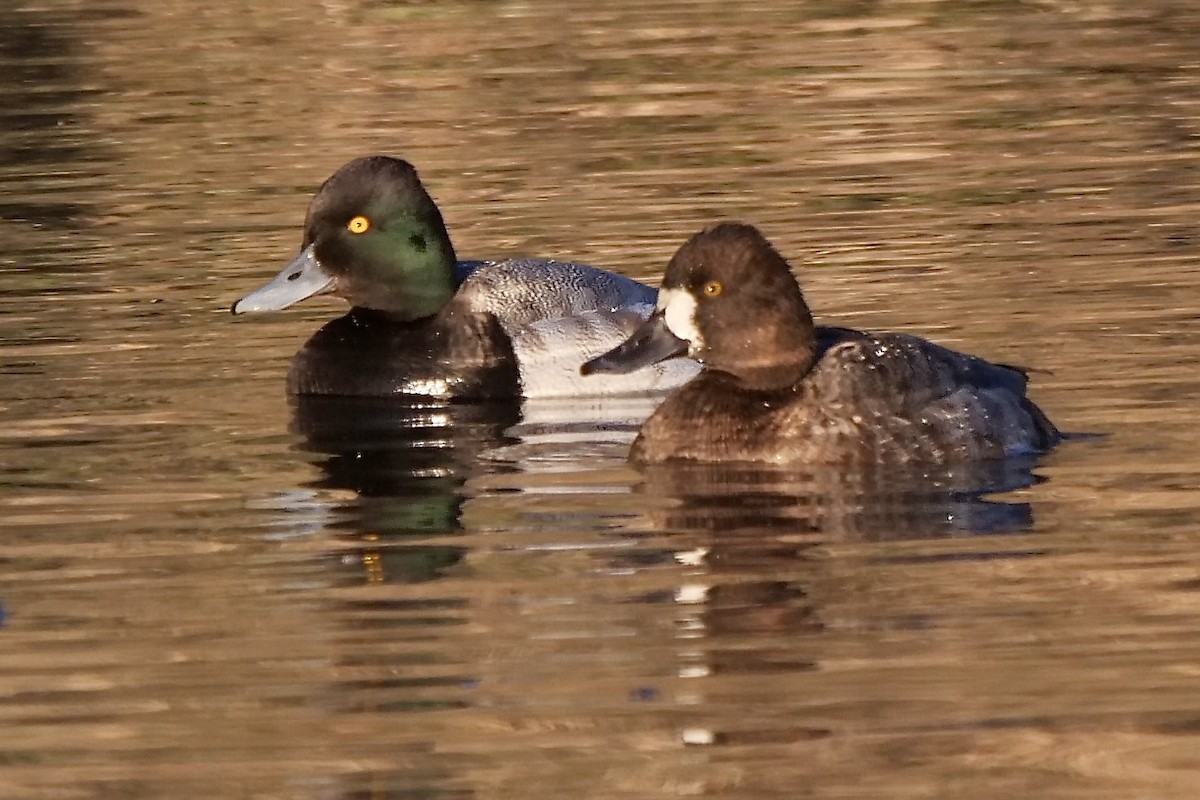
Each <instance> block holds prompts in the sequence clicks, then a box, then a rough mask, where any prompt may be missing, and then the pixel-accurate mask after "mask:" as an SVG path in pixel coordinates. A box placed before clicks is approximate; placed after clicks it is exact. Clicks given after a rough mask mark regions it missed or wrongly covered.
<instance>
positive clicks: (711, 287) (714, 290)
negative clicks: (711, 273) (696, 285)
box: [704, 281, 725, 297]
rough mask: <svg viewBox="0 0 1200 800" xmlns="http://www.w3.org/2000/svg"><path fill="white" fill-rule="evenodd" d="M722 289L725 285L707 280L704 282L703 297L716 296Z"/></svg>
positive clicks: (723, 289)
mask: <svg viewBox="0 0 1200 800" xmlns="http://www.w3.org/2000/svg"><path fill="white" fill-rule="evenodd" d="M723 291H725V287H724V286H722V285H721V282H720V281H709V282H708V283H706V284H704V296H705V297H716V296H717V295H719V294H720V293H721V292H723Z"/></svg>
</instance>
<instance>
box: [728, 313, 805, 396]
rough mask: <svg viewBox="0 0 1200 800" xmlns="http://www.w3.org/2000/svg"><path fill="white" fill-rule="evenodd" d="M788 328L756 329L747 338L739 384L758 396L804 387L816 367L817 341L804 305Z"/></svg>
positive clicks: (735, 374)
mask: <svg viewBox="0 0 1200 800" xmlns="http://www.w3.org/2000/svg"><path fill="white" fill-rule="evenodd" d="M789 317H790V318H789V319H788V322H789V323H791V324H786V325H761V326H754V327H752V328H750V330H749V331H748V332H747V334H746V339H745V341H744V342H743V347H741V348H739V349H740V353H739V357H738V359H737V361H736V366H735V368H733V369H730V370H729V372H730V373H731V374H732V375H733V377H734V379H735V380H736V381H737V383H738V384H739V385H740V386H741V387H743V388H745V389H749V390H752V391H756V392H776V391H785V390H789V389H791V388H792V387H794V386H795V385H796V384H798V383H800V381H802V380H803V379H804V376H806V375H807V374H808V373H809V372H810V371H811V370H812V368H813V365H814V364H816V360H817V337H816V331H815V330H814V328H813V322H812V315H811V314H810V313H809V310H808V307H807V306H806V305H804V304H803V302H801V303H799V304H797V305H796V307H795V308H794V309H792V312H791V314H790V315H789Z"/></svg>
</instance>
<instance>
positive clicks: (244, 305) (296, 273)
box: [230, 245, 333, 314]
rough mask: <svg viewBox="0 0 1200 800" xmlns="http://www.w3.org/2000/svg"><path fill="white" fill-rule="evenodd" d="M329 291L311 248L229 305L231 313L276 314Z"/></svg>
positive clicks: (330, 284) (330, 282)
mask: <svg viewBox="0 0 1200 800" xmlns="http://www.w3.org/2000/svg"><path fill="white" fill-rule="evenodd" d="M331 288H333V276H332V275H330V274H329V273H328V272H326V271H325V269H324V268H323V267H322V266H321V262H320V261H318V260H317V257H316V256H315V255H314V254H313V248H312V245H309V246H308V247H306V248H304V249H303V250H301V251H300V253H299V254H298V255H297V256H296V257H295V258H293V259H292V260H291V261H290V262H288V265H287V266H286V267H284V268H283V269H282V270H281V271H280V273H279V274H278V275H276V276H275V277H274V278H272V279H271V280H270V282H269V283H267V284H266V285H264V286H262V287H260V288H258V289H255V290H254V291H253V292H251V293H250V294H248V295H246V296H245V297H243V298H242V299H241V300H238V301H237V302H235V303H234V304H233V307H232V308H231V309H230V311H232V312H233V313H234V314H246V313H251V312H255V311H278V310H279V309H281V308H287V307H288V306H290V305H292V304H293V303H299V302H300V301H301V300H303V299H305V298H306V297H312V296H313V295H314V294H320V293H321V292H326V291H329V290H330V289H331Z"/></svg>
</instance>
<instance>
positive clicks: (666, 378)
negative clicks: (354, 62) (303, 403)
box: [231, 155, 699, 400]
mask: <svg viewBox="0 0 1200 800" xmlns="http://www.w3.org/2000/svg"><path fill="white" fill-rule="evenodd" d="M322 294H333V295H336V296H338V297H341V298H344V299H345V300H347V301H349V303H350V306H351V307H350V310H349V312H348V313H346V314H345V315H344V316H342V317H339V318H337V319H334V320H332V321H330V322H328V323H326V324H325V325H324V326H323V327H321V328H320V329H319V330H318V331H317V332H316V333H314V334H313V335H312V336H311V337H310V338H309V339H308V341H307V342H305V344H304V345H303V347H302V348H301V349H300V351H299V352H298V353H296V355H295V356H294V358H293V359H292V362H291V366H290V368H289V370H288V376H287V390H288V393H289V394H291V395H332V396H362V397H387V396H406V397H407V396H419V397H431V398H439V399H443V400H446V399H449V400H485V399H511V398H523V397H529V398H541V397H550V398H562V397H575V396H591V397H596V396H606V395H627V394H641V393H650V392H663V391H666V390H668V389H670V388H674V387H676V386H679V385H681V384H682V383H684V382H685V381H686V380H688V379H689V378H690V377H692V375H694V374H696V373H697V372H698V371H699V365H696V364H689V363H687V362H683V363H679V364H664V365H662V367H661V368H659V369H657V370H654V371H652V372H649V373H646V374H638V375H630V376H628V378H625V379H619V380H614V379H613V376H598V377H585V376H582V375H581V374H580V373H579V369H578V367H579V364H580V363H581V362H582V361H584V360H586V359H588V358H591V357H592V356H594V355H596V354H598V353H601V352H604V351H606V350H608V349H609V348H611V347H612V346H613V345H615V344H617V343H619V342H620V341H622V340H623V339H624V338H625V337H626V336H628V335H629V334H630V333H631V332H632V331H633V330H634V329H636V327H637V326H638V325H639V324H640V323H641V322H642V321H643V320H644V319H645V318H646V317H647V316H648V315H649V314H650V312H651V311H652V310H653V309H654V304H655V299H656V291H655V290H654V289H653V288H651V287H649V286H647V285H645V284H643V283H640V282H638V281H635V280H633V279H631V278H628V277H625V276H623V275H620V274H617V273H614V272H609V271H606V270H602V269H598V268H595V267H591V266H587V265H584V264H576V263H569V262H563V261H556V260H553V259H533V258H511V259H501V260H484V261H459V260H458V257H457V255H456V253H455V250H454V245H453V244H452V243H451V240H450V235H449V233H448V231H447V229H446V224H445V222H444V220H443V218H442V214H441V211H440V210H439V209H438V206H437V204H436V203H435V202H434V201H433V198H432V197H431V196H430V195H429V193H428V191H426V189H425V186H424V185H423V184H422V182H421V180H420V177H419V176H418V174H417V170H416V168H415V167H413V165H412V164H410V163H409V162H407V161H405V160H404V159H402V158H396V157H393V156H387V155H372V156H363V157H360V158H355V159H353V160H351V161H350V162H348V163H347V164H345V165H343V166H342V167H341V168H340V169H338V170H337V171H336V172H335V173H334V174H333V175H332V176H330V177H329V178H328V179H327V180H326V181H325V182H324V183H323V184H322V185H321V186H320V188H319V189H318V190H317V192H316V194H315V195H314V196H313V198H312V200H311V202H310V204H309V207H308V213H307V216H306V218H305V222H304V235H303V240H302V243H301V247H300V251H299V253H298V254H297V255H296V256H295V257H294V258H292V259H291V260H290V261H289V262H288V263H287V264H286V265H285V266H284V267H283V269H282V270H281V271H280V272H279V274H278V275H276V276H275V277H274V278H272V279H271V280H270V281H268V282H267V283H266V284H265V285H263V286H262V287H260V288H258V289H256V290H254V291H252V292H250V293H249V294H247V295H246V296H244V297H242V298H241V299H239V300H237V301H236V302H235V303H234V304H233V306H232V309H231V310H232V312H233V313H234V314H249V313H259V312H266V311H276V310H280V309H283V308H286V307H288V306H290V305H292V304H294V303H298V302H300V301H301V300H304V299H306V298H309V297H313V296H315V295H322Z"/></svg>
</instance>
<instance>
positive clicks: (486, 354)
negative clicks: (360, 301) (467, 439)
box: [288, 306, 520, 399]
mask: <svg viewBox="0 0 1200 800" xmlns="http://www.w3.org/2000/svg"><path fill="white" fill-rule="evenodd" d="M288 392H289V393H291V394H300V395H341V396H358V397H384V396H389V395H397V394H414V395H431V396H436V397H444V398H456V399H489V398H502V397H517V396H519V395H520V375H519V372H518V369H517V363H516V359H515V357H514V356H513V351H512V345H511V343H510V342H509V339H508V336H507V335H506V334H505V333H504V330H503V329H502V328H501V327H500V324H499V322H497V320H496V318H495V317H494V316H493V315H491V314H475V313H470V312H465V311H462V310H460V309H457V308H455V307H453V306H447V308H446V309H444V310H443V311H442V312H441V313H439V314H437V315H436V316H434V317H429V318H427V319H423V320H417V321H415V322H402V321H399V320H396V319H393V318H391V317H389V316H387V315H386V314H382V313H379V312H376V311H371V310H368V309H362V308H354V309H352V310H351V311H350V313H348V314H346V315H345V316H344V317H341V318H339V319H336V320H334V321H332V322H330V323H329V324H327V325H325V327H323V328H321V329H320V330H319V331H317V332H316V333H315V334H313V336H312V338H310V339H309V340H308V341H307V342H306V343H305V345H304V347H303V348H302V349H301V350H300V352H299V353H297V354H296V356H295V358H294V359H293V360H292V367H291V370H290V371H289V373H288Z"/></svg>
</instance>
